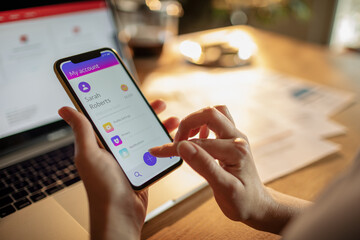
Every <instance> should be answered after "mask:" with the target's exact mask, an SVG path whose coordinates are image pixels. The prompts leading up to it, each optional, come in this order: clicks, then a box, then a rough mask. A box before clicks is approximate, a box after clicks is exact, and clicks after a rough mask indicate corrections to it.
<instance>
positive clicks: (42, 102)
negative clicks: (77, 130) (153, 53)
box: [0, 1, 126, 155]
mask: <svg viewBox="0 0 360 240" xmlns="http://www.w3.org/2000/svg"><path fill="white" fill-rule="evenodd" d="M24 2H32V3H33V4H34V2H36V1H24ZM42 2H44V1H42ZM45 2H47V1H45ZM49 2H52V3H54V2H55V4H51V5H49ZM49 2H47V5H41V4H39V5H40V6H39V5H36V4H35V6H33V7H27V8H18V9H12V10H8V11H1V12H0V33H1V34H0V103H1V104H0V146H1V148H0V149H1V150H0V155H1V151H3V150H5V149H6V148H8V147H11V146H13V145H16V144H21V143H23V142H24V141H27V139H31V138H33V137H36V136H37V135H41V134H44V133H46V132H50V131H54V130H56V129H58V128H61V127H63V126H65V123H64V122H63V121H61V119H60V117H59V116H58V114H57V110H58V109H59V108H60V107H62V106H65V105H67V106H73V105H72V103H71V101H70V100H69V98H68V96H67V95H66V93H65V91H64V90H63V89H62V86H61V85H60V83H59V81H58V80H57V79H56V76H55V74H54V72H53V63H54V62H55V61H56V60H57V59H59V58H63V57H66V56H70V55H74V54H78V53H81V52H85V51H90V50H94V49H97V48H101V47H112V48H115V49H117V50H118V51H119V47H118V42H117V41H116V28H115V25H114V22H113V18H112V16H111V12H110V11H109V9H108V7H107V5H106V3H105V1H72V2H67V3H64V1H57V2H59V3H56V1H49ZM120 55H121V51H120ZM125 60H126V59H125Z"/></svg>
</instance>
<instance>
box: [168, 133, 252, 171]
mask: <svg viewBox="0 0 360 240" xmlns="http://www.w3.org/2000/svg"><path fill="white" fill-rule="evenodd" d="M190 141H191V142H193V143H195V144H196V145H198V146H200V147H201V148H203V149H204V150H205V151H206V152H208V153H209V154H210V155H211V156H212V157H213V158H215V159H218V160H219V161H220V162H221V163H223V164H225V165H228V166H233V167H235V166H238V165H239V164H240V161H239V159H242V158H243V157H244V156H246V155H247V154H249V147H248V143H247V142H246V140H245V139H242V138H236V139H191V140H190ZM167 151H169V150H167Z"/></svg>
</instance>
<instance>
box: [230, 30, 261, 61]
mask: <svg viewBox="0 0 360 240" xmlns="http://www.w3.org/2000/svg"><path fill="white" fill-rule="evenodd" d="M226 38H227V42H228V44H229V46H230V47H232V48H235V49H238V56H239V58H240V59H242V60H248V59H249V58H250V57H251V56H252V55H253V54H254V53H255V52H256V49H257V47H256V45H255V43H254V41H253V40H252V39H251V37H250V36H249V35H247V34H246V33H244V32H241V31H235V32H233V33H230V34H229V35H227V37H226Z"/></svg>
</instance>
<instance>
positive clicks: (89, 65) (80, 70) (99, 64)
mask: <svg viewBox="0 0 360 240" xmlns="http://www.w3.org/2000/svg"><path fill="white" fill-rule="evenodd" d="M117 64H119V61H118V60H117V59H116V57H115V56H114V54H113V53H111V52H108V51H105V52H102V53H101V56H100V57H98V58H94V59H91V60H88V61H84V62H80V63H73V62H66V63H64V64H63V65H62V66H61V70H62V71H63V72H64V74H65V76H66V77H67V79H68V80H71V79H73V78H78V77H81V76H84V75H86V74H90V73H93V72H97V71H100V70H103V69H105V68H108V67H112V66H114V65H117Z"/></svg>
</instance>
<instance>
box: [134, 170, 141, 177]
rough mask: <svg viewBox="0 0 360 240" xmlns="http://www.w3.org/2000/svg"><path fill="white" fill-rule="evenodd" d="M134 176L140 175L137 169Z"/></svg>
mask: <svg viewBox="0 0 360 240" xmlns="http://www.w3.org/2000/svg"><path fill="white" fill-rule="evenodd" d="M134 176H135V177H141V176H142V175H141V174H140V173H139V172H138V171H136V172H134Z"/></svg>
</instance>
